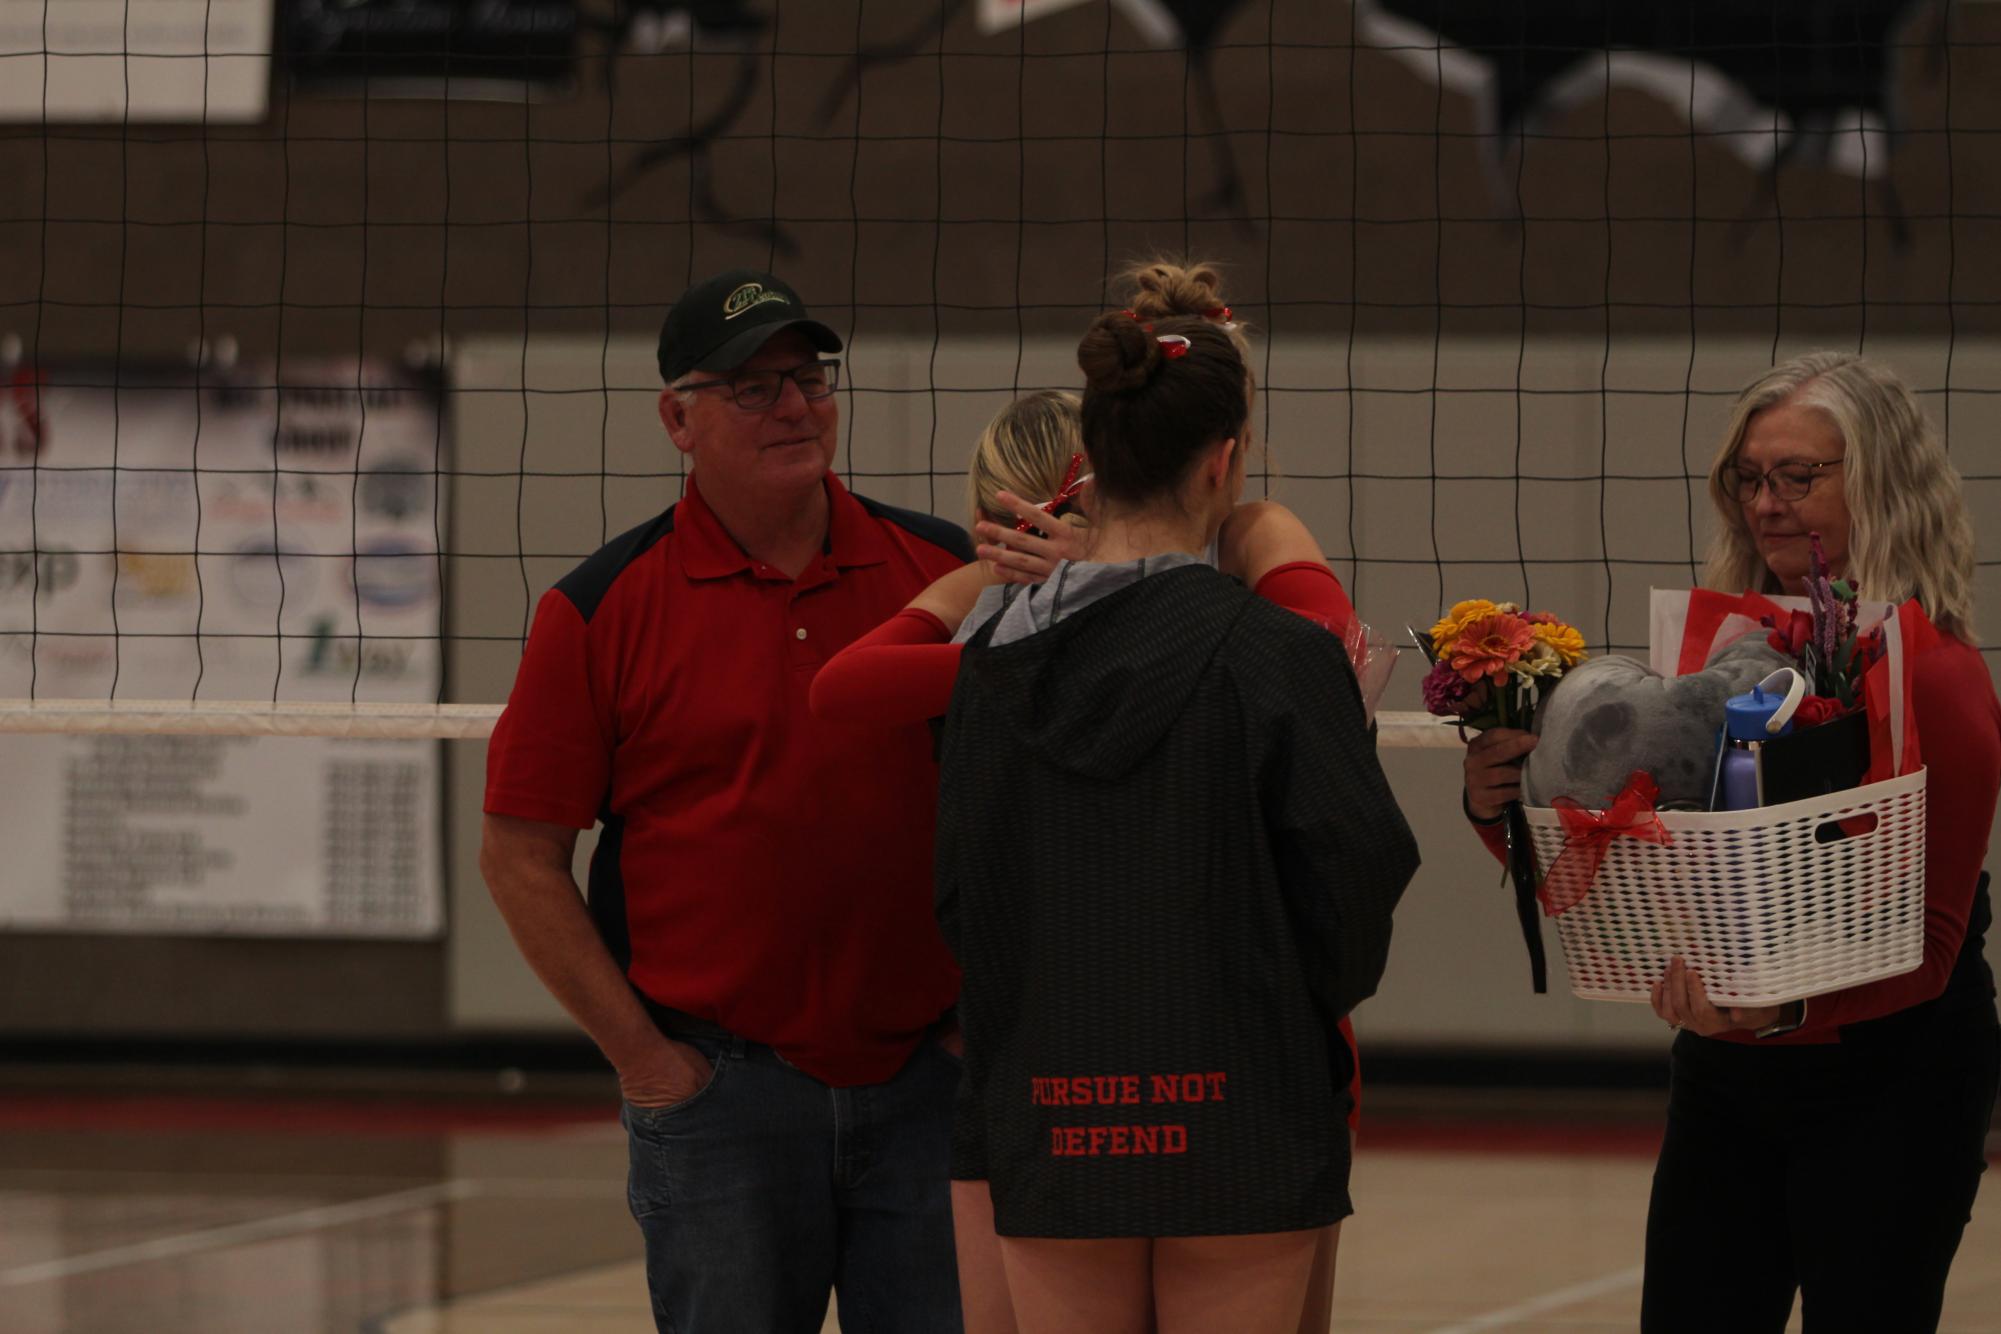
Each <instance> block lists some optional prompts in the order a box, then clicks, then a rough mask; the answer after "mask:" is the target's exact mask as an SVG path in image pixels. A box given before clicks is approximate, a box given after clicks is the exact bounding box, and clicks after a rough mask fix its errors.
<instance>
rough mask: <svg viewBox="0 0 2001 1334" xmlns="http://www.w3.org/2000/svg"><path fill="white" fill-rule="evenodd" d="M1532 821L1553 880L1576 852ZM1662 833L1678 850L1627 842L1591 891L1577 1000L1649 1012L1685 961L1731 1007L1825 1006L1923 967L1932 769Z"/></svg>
mask: <svg viewBox="0 0 2001 1334" xmlns="http://www.w3.org/2000/svg"><path fill="white" fill-rule="evenodd" d="M1525 813H1526V814H1527V816H1528V824H1529V832H1530V835H1531V837H1532V838H1533V839H1534V842H1535V853H1536V861H1537V863H1538V865H1539V866H1540V867H1542V868H1543V869H1544V870H1547V869H1548V867H1549V866H1550V865H1551V864H1552V863H1553V862H1554V861H1555V860H1556V857H1557V855H1558V854H1559V853H1561V852H1562V851H1563V847H1564V841H1565V840H1564V833H1563V825H1562V821H1561V818H1560V817H1559V815H1558V814H1557V812H1556V811H1555V810H1553V809H1550V808H1548V807H1537V806H1530V807H1527V808H1525ZM1870 817H1873V819H1872V818H1870ZM1660 819H1661V823H1662V824H1663V825H1665V826H1666V827H1667V829H1668V832H1669V833H1670V834H1672V835H1673V842H1671V843H1669V844H1666V845H1664V846H1663V845H1657V844H1652V843H1645V842H1642V841H1640V840H1638V839H1634V838H1615V839H1613V840H1612V841H1611V843H1610V844H1608V845H1607V851H1606V854H1605V860H1604V863H1603V864H1602V865H1601V866H1600V867H1599V869H1598V875H1597V878H1596V880H1595V881H1594V882H1593V883H1592V886H1591V892H1590V893H1589V894H1588V895H1587V896H1586V897H1585V899H1584V901H1583V902H1582V903H1580V904H1578V905H1577V906H1576V907H1574V908H1571V909H1570V910H1569V911H1568V912H1566V913H1564V914H1563V915H1562V916H1560V917H1558V918H1557V919H1556V926H1557V934H1558V935H1559V936H1560V937H1561V939H1562V941H1563V953H1564V957H1565V959H1566V960H1567V961H1568V963H1569V965H1570V983H1571V990H1572V991H1573V992H1575V993H1576V994H1577V995H1578V996H1580V997H1583V998H1584V999H1586V1000H1614V1001H1642V1002H1644V1001H1646V1000H1647V999H1648V992H1649V989H1650V988H1651V987H1652V986H1653V984H1654V982H1655V981H1657V980H1658V979H1659V978H1660V976H1661V974H1662V973H1663V972H1665V971H1666V970H1667V965H1668V960H1670V959H1671V958H1673V957H1675V956H1676V955H1679V956H1680V957H1682V958H1683V959H1686V960H1687V961H1688V963H1689V964H1690V965H1691V966H1692V967H1694V968H1695V970H1696V971H1697V972H1699V973H1700V974H1701V975H1702V981H1703V985H1704V987H1705V988H1707V990H1708V993H1709V998H1710V1000H1711V1001H1712V1002H1713V1003H1714V1004H1716V1005H1717V1006H1718V1007H1722V1006H1725V1005H1776V1004H1779V1003H1780V1002H1783V1001H1789V1000H1798V999H1800V998H1801V997H1804V996H1818V995H1823V994H1825V993H1827V992H1830V991H1839V990H1841V989H1842V988H1843V987H1852V986H1855V985H1857V984H1859V983H1863V982H1872V981H1874V980H1876V979H1877V978H1882V977H1894V976H1896V975H1897V974H1899V973H1907V972H1909V971H1911V970H1912V969H1913V968H1916V967H1917V966H1918V964H1919V963H1920V962H1922V960H1923V958H1924V922H1925V771H1924V770H1923V769H1919V770H1917V771H1916V772H1914V773H1911V774H1907V775H1905V776H1904V777H1902V778H1892V779H1890V780H1888V781H1887V782H1882V783H1871V784H1868V785H1866V786H1863V787H1857V788H1849V789H1847V790H1846V791H1842V792H1831V793H1829V794H1827V795H1826V796H1824V797H1813V798H1809V799H1808V800H1805V801H1795V802H1788V803H1787V804H1785V805H1783V806H1763V807H1759V808H1758V809H1756V810H1749V811H1711V812H1699V813H1698V812H1688V813H1684V812H1676V811H1666V812H1663V813H1662V814H1661V817H1660Z"/></svg>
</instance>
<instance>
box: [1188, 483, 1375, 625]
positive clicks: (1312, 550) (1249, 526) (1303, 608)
mask: <svg viewBox="0 0 2001 1334" xmlns="http://www.w3.org/2000/svg"><path fill="white" fill-rule="evenodd" d="M1217 547H1218V550H1217V560H1218V562H1219V563H1220V565H1221V567H1222V570H1223V573H1225V574H1232V575H1235V576H1237V577H1238V578H1239V579H1242V580H1243V581H1244V586H1245V587H1246V588H1249V589H1251V590H1252V591H1254V592H1255V593H1257V595H1258V596H1259V597H1261V598H1263V599H1265V600H1266V601H1267V602H1276V603H1277V604H1278V605H1279V606H1281V607H1284V608H1286V609H1287V610H1289V611H1296V612H1298V613H1299V614H1300V615H1301V616H1304V617H1306V618H1307V619H1308V620H1313V621H1318V622H1320V623H1321V624H1323V625H1325V626H1326V627H1327V628H1328V629H1330V630H1332V631H1334V633H1336V634H1337V635H1338V634H1341V633H1343V632H1345V631H1346V629H1347V627H1348V623H1349V622H1350V621H1352V620H1354V618H1355V609H1354V607H1353V606H1352V605H1351V604H1350V603H1349V601H1348V593H1347V590H1345V589H1343V588H1342V587H1341V581H1340V580H1339V579H1337V578H1335V577H1334V571H1333V570H1331V569H1329V568H1328V567H1327V561H1326V559H1325V558H1324V557H1323V556H1322V555H1321V552H1320V543H1319V542H1318V541H1316V540H1315V539H1314V536H1313V534H1312V532H1311V531H1309V530H1308V529H1307V527H1306V525H1305V524H1304V523H1301V522H1300V520H1299V516H1298V515H1296V514H1294V513H1293V512H1292V511H1291V510H1289V509H1287V508H1286V507H1285V506H1283V505H1281V504H1279V503H1278V502H1276V501H1271V500H1256V501H1252V502H1251V503H1249V504H1247V505H1239V506H1237V508H1236V512H1235V513H1233V514H1232V515H1231V516H1230V518H1229V521H1228V522H1226V523H1225V524H1224V525H1223V531H1222V534H1221V535H1220V537H1219V538H1218V542H1217Z"/></svg>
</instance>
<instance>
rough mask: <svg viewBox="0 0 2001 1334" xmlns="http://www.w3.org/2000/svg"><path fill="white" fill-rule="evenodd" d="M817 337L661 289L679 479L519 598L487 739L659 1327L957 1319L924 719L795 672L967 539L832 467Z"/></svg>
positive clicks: (714, 295) (527, 910)
mask: <svg viewBox="0 0 2001 1334" xmlns="http://www.w3.org/2000/svg"><path fill="white" fill-rule="evenodd" d="M840 350H841V341H840V339H839V338H838V337H837V336H836V335H835V334H834V332H833V331H832V330H831V329H829V328H828V327H827V326H825V325H824V324H821V323H819V322H818V321H816V320H814V319H812V318H810V317H809V316H808V315H807V313H806V310H805V307H804V306H803V305H802V304H801V302H800V300H799V297H798V295H797V294H796V293H795V292H793V290H792V289H791V288H789V287H787V286H786V285H785V284H784V283H783V282H781V281H779V280H778V279H777V278H775V277H773V276H771V275H770V274H765V273H753V272H747V271H737V272H731V273H725V274H720V275H718V276H716V277H713V278H710V279H708V280H707V281H704V282H701V283H698V284H696V285H695V286H694V287H692V288H690V289H689V290H688V291H687V292H686V293H685V294H684V295H683V296H682V297H681V299H680V300H679V301H678V302H676V303H675V306H674V308H673V310H672V311H671V312H669V314H668V316H667V320H666V324H665V327H664V328H663V330H662V332H661V337H660V371H661V376H662V378H663V380H664V381H665V382H666V385H667V388H666V390H665V391H664V392H663V393H662V394H661V396H660V417H661V420H662V422H663V423H665V425H666V428H667V434H668V436H669V437H670V438H671V439H672V441H673V443H674V447H675V448H676V449H679V450H680V451H681V452H682V453H683V454H685V455H687V456H688V458H689V460H690V463H691V465H692V468H691V471H690V476H689V480H688V486H687V491H686V494H685V495H684V496H683V498H682V500H681V502H680V503H679V504H677V505H675V506H673V507H672V508H670V509H668V510H667V511H666V512H665V513H664V514H661V515H660V516H659V517H658V518H655V519H653V520H651V521H649V522H648V523H646V524H644V525H642V526H641V527H639V528H636V529H634V530H632V531H631V532H629V533H626V534H624V535H622V536H620V537H618V538H617V539H615V540H614V541H612V542H611V543H609V544H608V545H606V546H605V547H604V548H603V549H602V550H600V551H599V552H598V553H597V554H596V555H594V556H592V557H590V559H588V560H586V561H585V562H584V563H583V564H582V565H580V566H578V567H577V568H576V569H575V570H574V571H572V572H571V573H570V574H569V575H567V576H566V577H564V578H563V579H562V580H561V581H560V582H559V583H557V585H556V586H555V587H554V588H552V589H550V590H549V592H548V593H547V594H545V595H544V596H543V598H542V601H541V605H540V606H539V608H538V609H537V611H536V615H535V622H534V627H533V629H532V630H531V631H530V633H529V636H528V643H527V647H526V650H525V652H524V654H523V656H522V661H521V668H520V673H519V675H518V676H517V677H516V679H515V684H514V690H513V692H512V694H511V695H510V696H509V699H508V703H507V709H506V712H505V713H504V714H503V715H502V717H501V720H500V723H499V725H498V726H497V727H496V728H495V730H494V735H493V744H492V747H491V750H490V752H489V756H488V761H487V788H486V828H485V839H484V844H483V846H482V848H481V852H480V867H481V870H482V871H483V872H484V874H485V876H486V879H487V884H488V886H489V887H490V888H491V890H492V892H493V897H494V901H495V903H496V904H497V905H498V906H499V908H500V911H501V914H502V916H503V917H505V918H506V920H507V924H508V926H509V928H510V929H511V930H512V931H513V933H514V937H515V940H516V942H517V943H518V944H519V945H520V948H521V951H522V953H523V955H524V956H525V957H526V958H527V960H528V962H529V964H530V965H531V966H532V967H533V968H534V970H535V972H536V974H537V975H538V976H539V977H540V978H541V979H542V981H543V983H544V984H545V985H546V986H547V987H548V988H549V990H550V992H551V993H553V994H554V995H555V997H556V999H557V1000H558V1001H560V1002H561V1003H562V1004H563V1006H564V1007H565V1008H566V1009H567V1010H568V1011H569V1012H570V1014H571V1015H572V1016H573V1017H574V1018H575V1019H576V1021H577V1022H578V1023H579V1024H580V1025H581V1026H582V1027H583V1028H584V1030H585V1031H586V1032H588V1033H589V1034H590V1036H591V1037H592V1038H593V1039H594V1040H595V1041H596V1042H597V1044H598V1046H599V1047H600V1048H602V1049H603V1051H604V1053H605V1055H606V1056H607V1057H608V1058H609V1059H610V1061H611V1063H612V1064H613V1065H614V1066H615V1067H616V1068H617V1070H618V1076H619V1083H620V1087H621V1089H622V1091H623V1093H624V1098H625V1112H624V1120H625V1125H626V1129H627V1132H628V1136H629V1139H630V1143H631V1173H630V1190H629V1195H630V1200H631V1205H632V1210H633V1213H634V1215H635V1217H636V1218H637V1219H638V1220H639V1224H640V1228H641V1231H642V1233H643V1234H644V1236H645V1240H646V1255H647V1282H648V1286H649V1288H650V1289H651V1292H652V1299H653V1310H654V1317H655V1320H656V1322H657V1323H658V1325H659V1327H660V1328H661V1329H662V1330H669V1329H672V1330H675V1331H689V1330H694V1331H700V1334H718V1332H720V1334H733V1332H735V1331H743V1332H744V1334H750V1332H751V1331H756V1332H757V1334H768V1332H771V1331H799V1332H800V1334H811V1331H817V1330H818V1329H819V1328H820V1325H821V1321H822V1320H823V1318H824V1315H825V1311H826V1305H827V1295H828V1292H829V1290H830V1289H833V1290H835V1291H837V1292H838V1294H839V1299H840V1305H841V1309H842V1311H843V1313H844V1314H847V1315H849V1316H851V1318H859V1319H860V1320H861V1321H863V1322H865V1323H863V1324H861V1325H859V1326H858V1327H861V1328H867V1329H871V1330H878V1331H885V1332H893V1331H906V1330H907V1331H911V1332H912V1334H917V1332H918V1331H922V1332H923V1334H937V1332H938V1331H951V1330H956V1329H958V1328H959V1323H960V1322H959V1302H958V1285H957V1280H956V1276H955V1273H954V1265H953V1248H952V1231H951V1211H950V1203H949V1196H948V1188H947V1180H946V1178H947V1173H948V1167H949V1158H950V1154H949V1148H948V1144H949V1137H950V1121H951V1101H952V1095H953V1090H954V1088H955V1086H956V1083H957V1078H958V1069H957V1062H956V1060H955V1058H954V1057H953V1056H951V1055H949V1054H948V1053H947V1052H946V1051H945V1050H944V1049H943V1048H942V1047H941V1045H940V1042H939V1040H938V1039H939V1034H940V1031H941V1027H942V1026H943V1023H944V1019H945V1016H946V1014H947V1012H948V1011H949V1010H950V1008H951V1006H952V1004H953V1001H954V998H955V997H956V995H957V991H958V974H957V970H956V968H955V967H954V965H953V963H952V960H951V957H950V955H949V954H948V953H947V951H946V949H945V946H944V943H943V942H942V940H941V939H940V938H939V935H938V930H937V927H936V925H935V923H934V921H933V918H932V910H931V818H930V810H931V808H932V805H933V796H934V791H935V784H936V771H935V768H934V766H933V764H932V761H931V754H930V737H929V735H928V733H927V732H926V731H925V730H924V729H923V728H921V727H916V728H910V729H907V730H905V731H903V732H900V733H890V734H885V733H883V732H881V731H879V730H872V731H869V732H860V731H851V730H848V729H845V728H843V727H841V726H840V725H838V724H833V723H826V722H818V721H816V720H815V719H814V718H813V717H812V715H811V713H810V712H809V710H808V708H807V688H808V686H809V685H810V684H811V682H812V679H813V674H814V671H815V670H816V669H817V668H818V667H819V665H820V664H821V663H822V662H824V661H826V659H827V658H828V657H829V656H830V655H832V654H833V653H835V652H836V651H838V650H839V649H840V648H842V647H843V646H844V645H846V644H848V643H849V642H850V641H852V640H854V639H856V638H858V637H859V636H860V635H862V634H863V633H865V632H866V631H868V630H869V629H871V628H873V627H874V626H876V625H877V624H879V623H880V622H882V621H883V620H885V619H887V618H888V617H890V616H891V615H893V614H895V612H896V611H898V610H899V609H900V608H901V607H903V605H904V604H905V603H907V602H908V601H909V600H910V599H911V598H912V597H913V596H914V595H915V594H917V593H918V592H919V591H920V590H922V589H923V588H924V587H925V586H926V585H927V584H928V583H929V582H930V581H931V580H932V579H934V578H936V577H937V576H939V575H941V574H944V573H946V572H947V571H949V570H952V569H954V568H957V567H958V566H960V565H961V564H963V563H964V562H965V561H967V560H969V559H970V558H971V554H972V553H971V551H970V549H969V547H968V545H967V541H966V537H965V534H964V533H963V532H961V531H960V530H959V529H958V528H956V527H954V526H953V525H951V524H949V523H946V522H944V521H942V520H939V519H935V518H932V517H930V516H928V515H921V514H913V513H910V512H908V511H904V510H899V509H894V508H892V507H890V506H887V505H881V504H877V503H875V502H873V501H869V500H865V499H863V498H861V497H859V496H855V495H852V494H850V493H849V492H848V491H847V489H846V488H844V487H843V486H842V485H841V483H840V481H839V480H838V479H837V478H836V477H835V476H834V475H833V473H832V472H831V471H829V467H830V465H831V463H832V462H833V457H834V449H835V438H836V429H837V426H838V422H839V412H838V408H837V406H836V401H835V398H834V391H835V388H836V385H837V382H838V373H839V363H838V362H837V361H835V360H833V359H832V354H834V353H837V352H839V351H840ZM599 823H602V825H603V829H602V832H601V834H600V836H599V840H598V847H597V852H596V854H595V856H594V857H593V858H592V861H591V869H590V891H589V896H588V902H586V900H585V898H584V897H582V896H581V895H580V894H579V891H578V888H577V884H576V881H575V879H574V877H573V875H572V873H571V861H572V855H573V852H574V849H575V845H576V838H577V833H578V831H579V830H583V829H588V828H590V827H591V826H592V825H594V824H599Z"/></svg>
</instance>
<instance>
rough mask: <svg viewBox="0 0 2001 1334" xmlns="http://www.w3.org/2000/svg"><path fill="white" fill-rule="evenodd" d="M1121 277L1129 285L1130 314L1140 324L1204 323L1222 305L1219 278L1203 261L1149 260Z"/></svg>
mask: <svg viewBox="0 0 2001 1334" xmlns="http://www.w3.org/2000/svg"><path fill="white" fill-rule="evenodd" d="M1123 276H1124V277H1125V279H1126V281H1127V282H1129V283H1130V284H1132V288H1133V297H1132V302H1131V305H1132V309H1133V313H1134V314H1136V315H1138V316H1139V317H1140V318H1141V319H1143V320H1160V319H1173V318H1175V317H1177V316H1186V317H1190V318H1195V319H1207V318H1209V316H1210V312H1211V311H1214V310H1217V309H1219V308H1221V307H1222V306H1224V305H1225V304H1226V303H1225V302H1224V300H1223V276H1222V275H1221V274H1220V273H1218V272H1217V271H1216V267H1215V266H1214V265H1213V264H1210V263H1207V262H1205V261H1199V260H1197V261H1190V262H1188V263H1185V264H1184V263H1181V262H1179V261H1177V260H1172V259H1166V258H1160V259H1151V260H1148V261H1146V262H1145V263H1143V264H1135V265H1134V266H1133V267H1132V268H1130V269H1127V270H1126V272H1125V274H1124V275H1123Z"/></svg>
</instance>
